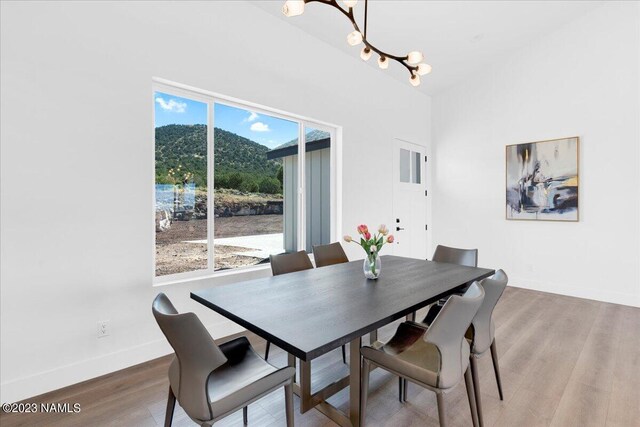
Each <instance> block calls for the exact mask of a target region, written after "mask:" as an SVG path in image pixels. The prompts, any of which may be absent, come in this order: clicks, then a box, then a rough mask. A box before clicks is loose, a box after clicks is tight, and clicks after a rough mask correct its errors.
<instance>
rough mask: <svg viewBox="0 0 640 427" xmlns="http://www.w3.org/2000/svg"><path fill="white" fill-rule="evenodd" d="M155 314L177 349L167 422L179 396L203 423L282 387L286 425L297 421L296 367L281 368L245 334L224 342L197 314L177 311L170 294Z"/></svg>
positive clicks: (161, 298)
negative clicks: (266, 358) (213, 335)
mask: <svg viewBox="0 0 640 427" xmlns="http://www.w3.org/2000/svg"><path fill="white" fill-rule="evenodd" d="M152 311H153V315H154V317H155V318H156V321H157V322H158V325H159V326H160V329H161V330H162V332H163V333H164V335H165V337H167V340H168V341H169V344H171V347H173V350H174V351H175V357H174V358H173V360H172V361H171V364H170V365H169V398H168V400H167V412H166V417H165V426H171V422H172V419H173V411H174V408H175V404H176V399H177V400H178V402H179V403H180V406H182V408H183V409H184V411H185V412H186V413H187V415H188V416H189V417H190V418H191V419H192V420H193V421H195V422H196V423H197V424H199V425H201V426H211V425H212V424H213V423H214V422H216V421H218V420H220V419H221V418H223V417H225V416H227V415H229V414H231V413H233V412H235V411H237V410H238V409H240V408H243V417H244V423H245V424H246V423H247V405H249V404H250V403H252V402H254V401H256V400H258V399H260V398H261V397H262V396H264V395H266V394H268V393H271V392H272V391H274V390H276V389H278V388H280V387H283V386H284V391H285V407H286V419H287V426H293V386H292V381H293V375H294V374H295V368H293V367H285V368H282V369H278V368H276V367H274V366H272V365H271V364H269V363H267V362H265V361H264V360H263V359H262V358H261V357H260V356H258V354H257V353H256V352H255V351H253V348H252V347H251V344H249V340H247V338H245V337H240V338H237V339H234V340H232V341H229V342H227V343H225V344H222V345H220V346H218V345H216V343H215V342H214V341H213V339H212V338H211V335H209V333H208V332H207V330H206V329H205V327H204V325H203V324H202V322H200V319H198V316H196V315H195V314H194V313H182V314H180V313H178V311H177V310H176V309H175V307H174V306H173V304H171V301H169V298H167V296H166V295H165V294H163V293H161V294H159V295H158V296H157V297H156V298H155V300H154V301H153V305H152Z"/></svg>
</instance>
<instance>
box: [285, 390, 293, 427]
mask: <svg viewBox="0 0 640 427" xmlns="http://www.w3.org/2000/svg"><path fill="white" fill-rule="evenodd" d="M284 408H285V414H286V419H287V427H293V384H292V383H288V384H287V385H285V386H284Z"/></svg>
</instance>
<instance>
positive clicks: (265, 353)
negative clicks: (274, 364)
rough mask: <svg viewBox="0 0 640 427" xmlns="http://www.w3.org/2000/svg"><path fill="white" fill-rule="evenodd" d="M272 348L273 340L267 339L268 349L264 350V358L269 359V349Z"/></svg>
mask: <svg viewBox="0 0 640 427" xmlns="http://www.w3.org/2000/svg"><path fill="white" fill-rule="evenodd" d="M270 348H271V342H269V341H267V349H266V350H265V351H264V360H269V349H270Z"/></svg>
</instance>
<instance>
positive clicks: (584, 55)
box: [432, 2, 640, 306]
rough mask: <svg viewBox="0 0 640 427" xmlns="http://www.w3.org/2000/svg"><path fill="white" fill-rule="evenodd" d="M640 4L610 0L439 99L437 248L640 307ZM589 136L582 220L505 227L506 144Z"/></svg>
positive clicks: (528, 280) (538, 283) (528, 278)
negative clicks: (465, 251)
mask: <svg viewBox="0 0 640 427" xmlns="http://www.w3.org/2000/svg"><path fill="white" fill-rule="evenodd" d="M639 9H640V7H639V4H638V3H637V2H626V3H608V4H605V5H603V6H601V7H598V8H596V9H594V10H593V11H592V12H590V13H589V14H587V15H584V16H582V17H577V18H576V20H575V21H573V22H571V23H569V24H567V25H565V26H564V27H562V28H560V29H559V30H557V31H556V32H553V33H551V34H548V35H545V36H544V37H542V38H540V39H538V40H536V41H534V42H532V43H530V44H529V45H527V46H525V47H523V48H522V49H520V50H519V51H517V52H514V53H512V54H511V55H508V56H506V57H505V58H504V60H503V61H500V62H498V63H495V64H494V65H493V66H492V67H490V68H489V69H486V70H484V71H483V72H482V73H480V74H479V75H478V76H477V77H476V78H473V79H470V80H469V81H467V82H465V83H463V84H461V85H459V86H457V87H454V88H453V89H451V90H449V91H447V92H445V93H443V94H438V95H437V96H435V97H434V99H433V116H432V120H433V123H434V134H433V144H434V148H433V149H434V151H435V162H434V163H435V180H436V182H435V188H436V194H435V199H434V202H433V203H434V227H433V230H434V235H433V243H434V244H437V243H442V244H448V245H453V246H462V247H478V248H479V250H480V259H479V261H480V264H481V265H483V266H491V267H501V268H504V269H505V270H506V272H507V273H508V274H509V275H510V277H511V280H510V284H512V285H514V286H521V287H527V288H532V289H539V290H543V291H548V292H554V293H561V294H567V295H573V296H579V297H584V298H591V299H597V300H602V301H610V302H616V303H620V304H627V305H635V306H640V247H639V246H640V209H639V200H640V190H639V188H640V175H639V173H638V170H639V168H638V164H640V149H639V146H640V107H639V100H640V87H639V85H640V58H639V56H640V10H639ZM576 135H577V136H580V139H581V147H580V195H579V196H580V222H578V223H554V222H524V221H506V220H505V177H504V174H505V169H504V168H505V166H504V162H505V151H504V150H505V145H507V144H515V143H522V142H531V141H540V140H546V139H553V138H561V137H567V136H576Z"/></svg>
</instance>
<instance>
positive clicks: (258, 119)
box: [155, 92, 298, 148]
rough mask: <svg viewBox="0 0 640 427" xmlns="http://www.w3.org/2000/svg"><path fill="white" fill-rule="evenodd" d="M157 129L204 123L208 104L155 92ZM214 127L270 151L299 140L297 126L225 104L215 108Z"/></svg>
mask: <svg viewBox="0 0 640 427" xmlns="http://www.w3.org/2000/svg"><path fill="white" fill-rule="evenodd" d="M155 106H156V110H155V114H156V123H155V125H156V127H159V126H164V125H168V124H184V125H193V124H206V123H207V104H206V103H204V102H198V101H193V100H191V99H187V98H181V97H179V96H173V95H168V94H166V93H162V92H156V93H155ZM213 113H214V121H215V123H214V124H215V127H218V128H221V129H224V130H226V131H229V132H233V133H235V134H237V135H240V136H244V137H245V138H248V139H250V140H252V141H255V142H257V143H259V144H262V145H266V146H267V147H269V148H275V147H277V146H278V145H280V144H284V143H285V142H289V141H291V140H292V139H294V138H297V137H298V124H297V123H295V122H290V121H288V120H284V119H279V118H275V117H271V116H268V115H264V114H256V113H254V112H252V111H249V110H245V109H242V108H236V107H230V106H227V105H224V104H215V106H214V112H213Z"/></svg>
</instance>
